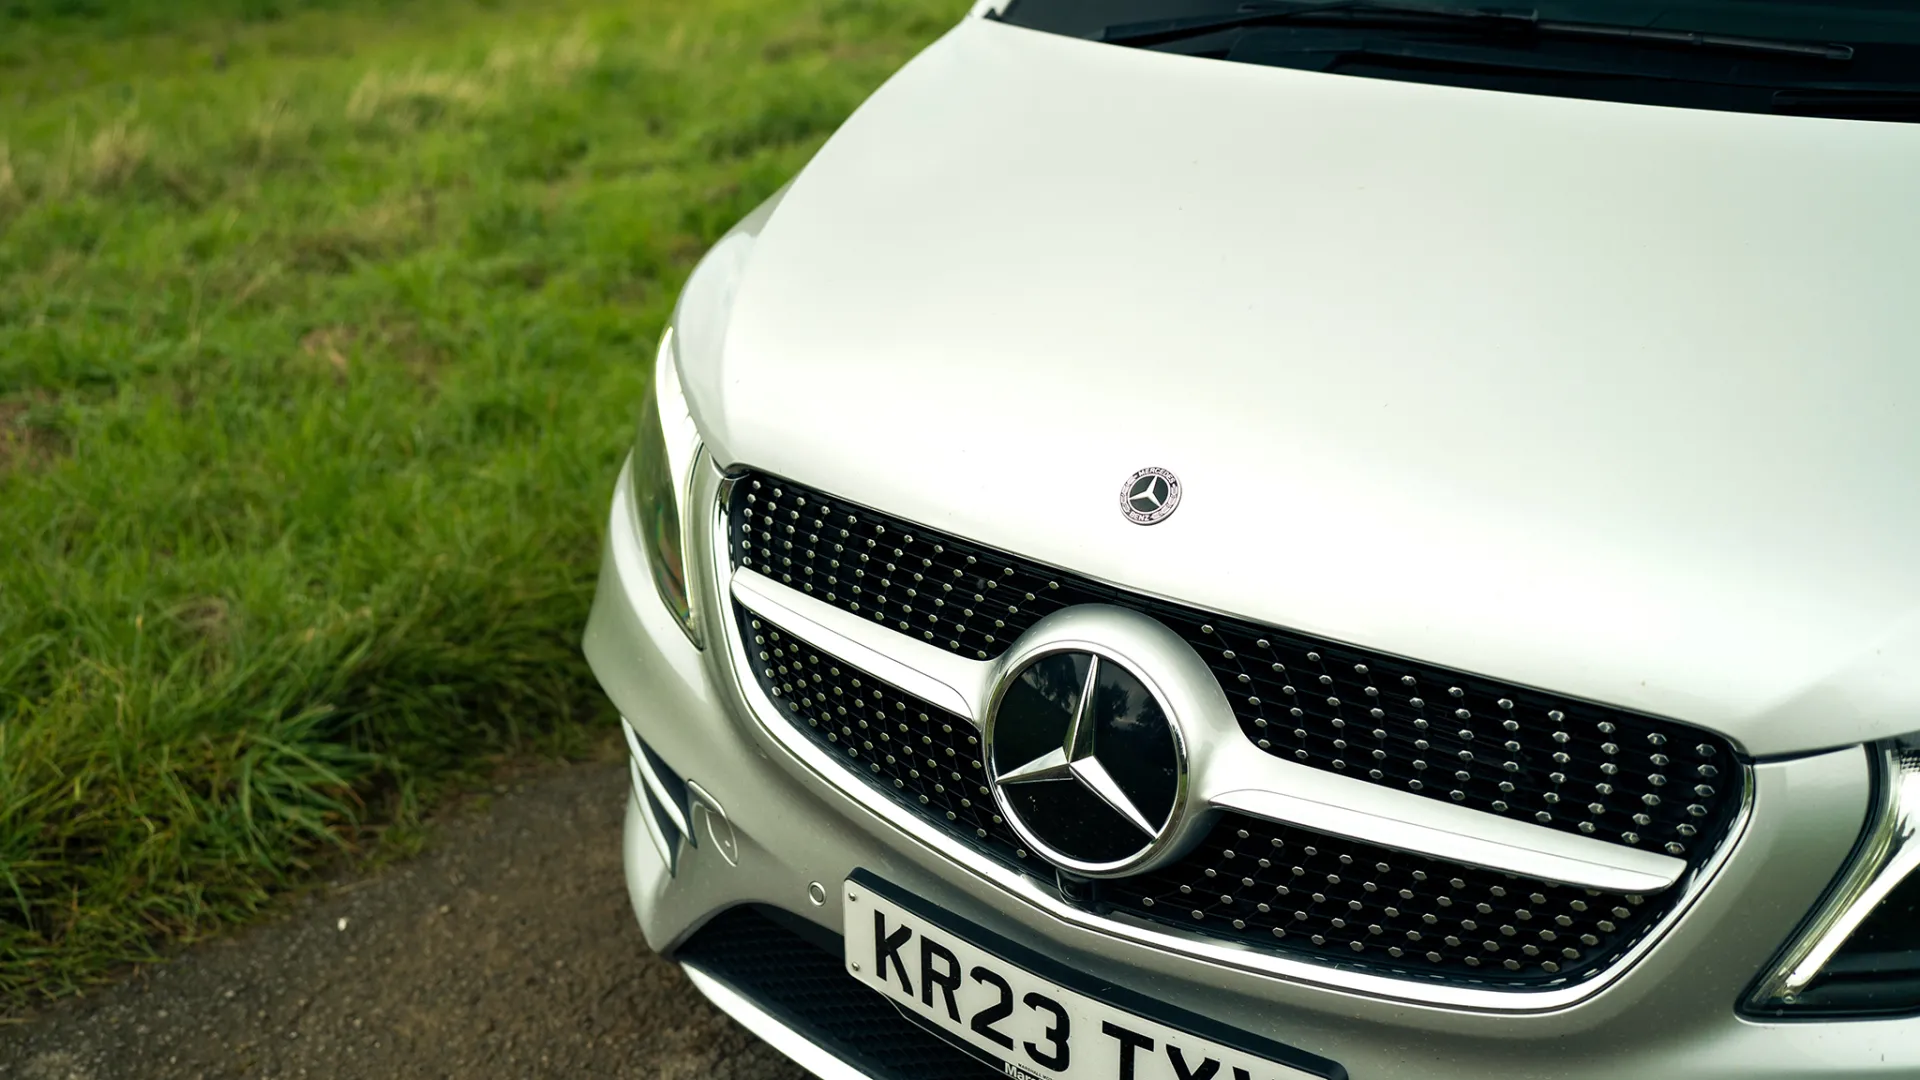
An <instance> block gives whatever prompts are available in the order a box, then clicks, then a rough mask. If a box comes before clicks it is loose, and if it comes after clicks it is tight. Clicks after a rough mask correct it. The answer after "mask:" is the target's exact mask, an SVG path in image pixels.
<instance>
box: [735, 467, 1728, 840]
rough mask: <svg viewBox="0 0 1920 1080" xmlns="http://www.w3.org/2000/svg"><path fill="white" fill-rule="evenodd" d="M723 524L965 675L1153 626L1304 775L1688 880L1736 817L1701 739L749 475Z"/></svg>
mask: <svg viewBox="0 0 1920 1080" xmlns="http://www.w3.org/2000/svg"><path fill="white" fill-rule="evenodd" d="M728 516H729V528H728V543H729V551H730V553H731V556H732V559H733V561H734V564H735V565H738V566H747V567H751V568H753V569H755V570H758V571H760V572H761V573H764V574H766V575H768V576H769V577H772V578H774V579H775V580H777V581H780V582H782V583H783V584H786V585H790V586H792V587H793V588H796V589H800V590H801V591H803V592H805V593H807V594H809V595H811V596H814V597H816V598H817V599H820V600H824V601H826V602H827V603H830V604H833V605H835V606H836V607H839V608H842V609H844V610H847V611H851V612H854V613H856V614H859V615H863V616H867V617H870V618H872V619H874V620H875V621H876V622H879V623H881V624H883V625H886V626H888V627H890V628H892V629H895V630H898V631H900V632H902V633H906V634H910V635H912V636H914V637H917V638H919V639H921V640H923V641H928V642H932V643H933V644H936V645H938V646H940V647H942V648H945V649H948V650H950V651H952V652H955V653H958V654H960V655H962V656H967V657H971V658H974V659H981V660H984V659H990V658H992V657H995V656H998V655H999V654H1000V653H1001V652H1002V651H1004V650H1005V649H1006V648H1007V646H1008V645H1010V644H1011V643H1012V642H1013V640H1014V639H1015V638H1017V637H1019V635H1020V634H1021V633H1023V632H1024V631H1026V629H1027V628H1028V627H1030V626H1032V625H1033V624H1034V622H1036V621H1038V620H1039V619H1040V618H1041V617H1042V616H1045V615H1047V614H1049V613H1051V612H1053V611H1057V610H1059V609H1060V608H1063V607H1068V606H1071V605H1074V604H1083V603H1107V604H1117V605H1120V606H1123V607H1130V608H1133V609H1135V610H1138V611H1142V612H1145V613H1147V614H1150V615H1152V616H1154V617H1155V618H1158V619H1159V620H1161V621H1162V622H1164V623H1166V624H1167V625H1168V626H1169V627H1171V628H1172V629H1174V630H1175V631H1176V632H1178V633H1179V634H1180V635H1181V636H1183V637H1184V638H1186V640H1187V641H1188V642H1189V643H1190V644H1191V645H1192V646H1193V647H1194V648H1195V649H1196V650H1197V651H1198V652H1199V653H1200V655H1201V656H1202V657H1203V658H1205V660H1206V661H1207V663H1208V664H1209V665H1210V666H1211V667H1212V669H1213V671H1214V673H1215V675H1216V676H1217V677H1218V678H1219V679H1220V683H1221V686H1222V687H1223V688H1224V689H1225V690H1226V692H1227V697H1228V699H1229V700H1231V701H1232V703H1233V707H1234V710H1235V712H1236V714H1237V715H1238V716H1239V719H1240V724H1241V726H1242V728H1243V729H1244V730H1245V731H1246V733H1247V735H1248V737H1249V738H1250V739H1252V740H1253V741H1254V743H1255V744H1256V745H1258V746H1259V747H1260V748H1261V749H1263V750H1265V751H1266V752H1268V753H1270V754H1274V755H1276V756H1279V757H1285V758H1288V759H1290V760H1294V761H1298V762H1301V763H1302V764H1306V765H1310V766H1313V767H1316V768H1322V769H1328V770H1332V771H1338V772H1342V773H1345V774H1347V775H1349V776H1353V777H1356V778H1358V779H1362V780H1367V781H1370V782H1373V783H1377V784H1382V785H1386V786H1391V787H1397V788H1401V789H1403V790H1408V791H1414V792H1417V793H1419V794H1421V795H1424V796H1427V797H1429V798H1436V799H1446V800H1451V801H1453V802H1458V803H1461V804H1463V805H1466V806H1470V807H1473V808H1474V809H1476V810H1483V811H1486V812H1489V813H1495V814H1501V815H1505V816H1508V817H1514V818H1519V819H1521V820H1525V821H1531V822H1535V823H1537V824H1540V825H1544V826H1546V827H1548V828H1553V829H1559V830H1562V831H1566V832H1575V833H1581V834H1583V835H1590V836H1594V837H1596V838H1598V839H1602V840H1607V841H1610V842H1613V843H1618V844H1625V845H1630V846H1633V847H1639V848H1646V849H1650V850H1655V851H1662V852H1666V853H1669V854H1674V855H1679V856H1682V857H1685V858H1687V859H1688V861H1689V862H1691V863H1693V864H1695V865H1697V864H1698V863H1700V862H1702V861H1704V859H1705V858H1706V856H1708V855H1709V854H1711V853H1712V852H1713V850H1714V849H1715V848H1716V847H1717V846H1718V844H1719V842H1720V841H1721V840H1722V839H1723V838H1724V837H1725V836H1726V833H1727V829H1728V828H1729V827H1730V826H1731V824H1732V822H1733V818H1734V816H1735V814H1736V813H1737V811H1738V809H1739V802H1740V799H1739V783H1738V771H1739V768H1740V766H1739V762H1738V760H1737V759H1736V757H1735V755H1734V752H1733V748H1732V747H1731V746H1730V745H1729V744H1728V743H1727V742H1726V741H1725V740H1723V739H1721V738H1720V737H1718V736H1716V735H1712V734H1709V733H1707V732H1704V731H1701V730H1699V729H1697V728H1693V727H1689V726H1686V725H1682V724H1677V723H1674V722H1672V721H1669V720H1660V719H1657V718H1654V717H1648V716H1641V715H1637V714H1633V713H1627V712H1623V711H1621V710H1618V709H1612V708H1607V707H1604V706H1598V705H1591V704H1587V703H1585V702H1579V701H1571V700H1566V699H1562V698H1557V697H1554V696H1552V695H1548V694H1543V693H1539V692H1536V691H1533V690H1528V689H1525V688H1522V687H1517V686H1508V685H1504V684H1501V683H1497V682H1493V681H1490V680H1487V679H1482V678H1478V677H1476V676H1471V675H1465V674H1462V673H1460V672H1455V671H1449V670H1446V669H1443V668H1437V667H1432V666H1429V665H1425V664H1418V663H1413V662H1410V661H1406V660H1402V659H1399V658H1396V657H1392V656H1385V655H1380V654H1377V653H1370V652H1367V651H1365V650H1362V649H1356V648H1351V647H1348V646H1344V645H1340V644H1337V643H1333V642H1323V641H1314V640H1310V639H1307V638H1303V637H1300V636H1298V635H1295V634H1291V633H1288V632H1286V631H1283V630H1279V629H1275V628H1271V627H1263V626H1258V625H1255V624H1253V623H1249V622H1243V621H1240V620H1236V619H1230V618H1225V617H1222V616H1217V615H1211V614H1208V613H1206V612H1201V611H1196V610H1194V609H1191V608H1187V607H1183V606H1180V605H1176V604H1169V603H1164V602H1161V601H1157V600H1153V599H1149V598H1146V597H1142V596H1137V595H1134V594H1131V593H1127V592H1124V591H1122V590H1118V589H1114V588H1110V587H1108V586H1104V585H1100V584H1098V583H1096V582H1092V581H1089V580H1087V579H1085V578H1081V577H1078V576H1075V575H1073V574H1069V573H1064V572H1060V571H1056V570H1053V569H1051V568H1048V567H1045V566H1041V565H1039V564H1037V563H1033V562H1029V561H1027V560H1023V559H1020V558H1018V557H1016V556H1012V555H1008V554H1005V553H1003V552H998V551H994V550H991V549H989V548H985V547H981V546H979V545H977V544H971V543H968V542H967V541H964V540H960V539H957V538H954V537H951V536H948V535H946V534H944V533H940V532H936V531H934V530H931V529H925V528H921V527H919V526H916V525H913V524H910V523H907V522H903V521H900V520H898V519H896V518H892V517H889V516H887V515H884V514H880V513H877V512H875V511H872V510H868V509H866V508H864V507H860V506H856V505H854V504H852V503H848V502H844V501H842V500H839V499H835V498H831V497H829V496H826V495H823V494H822V493H820V492H818V491H814V490H812V489H810V488H806V487H802V486H800V485H797V484H793V483H790V482H788V481H784V480H779V479H776V478H772V477H768V476H764V475H760V474H748V475H746V476H744V477H742V478H741V479H740V482H739V483H737V484H736V485H735V487H734V489H733V498H732V501H731V505H730V507H729V515H728Z"/></svg>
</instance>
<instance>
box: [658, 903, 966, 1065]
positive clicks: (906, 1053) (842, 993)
mask: <svg viewBox="0 0 1920 1080" xmlns="http://www.w3.org/2000/svg"><path fill="white" fill-rule="evenodd" d="M790 919H791V916H785V915H783V914H781V913H778V912H771V913H769V912H763V911H761V910H759V909H756V908H751V907H738V908H730V909H728V910H727V911H724V912H722V913H720V914H719V915H717V916H715V917H714V919H713V920H712V921H711V922H709V923H707V925H706V926H704V927H702V928H701V929H700V930H699V931H698V932H696V933H695V934H694V935H693V937H692V938H690V939H688V941H687V943H686V944H684V945H682V946H681V947H680V949H679V951H678V952H677V953H676V954H675V959H677V960H681V961H683V962H686V963H690V964H692V965H694V966H695V967H698V968H699V969H700V970H701V971H702V972H704V973H706V974H707V975H710V976H712V977H713V978H715V979H717V980H719V981H720V982H723V983H725V984H726V985H727V986H728V987H729V988H730V989H732V990H734V991H735V992H736V993H738V994H740V995H741V996H743V997H745V998H747V999H748V1000H750V1001H752V1002H753V1003H754V1004H756V1005H758V1006H760V1007H761V1008H762V1009H765V1010H766V1011H767V1012H769V1013H771V1014H772V1015H773V1016H775V1017H776V1018H778V1019H779V1020H780V1021H781V1022H782V1023H784V1024H786V1025H787V1026H788V1027H791V1028H793V1029H794V1030H796V1031H798V1032H800V1033H801V1034H803V1035H805V1036H806V1037H807V1038H808V1039H809V1040H811V1041H812V1042H814V1043H815V1044H817V1045H819V1046H821V1047H824V1048H825V1049H826V1050H827V1051H828V1052H830V1053H832V1054H833V1055H834V1056H836V1057H838V1058H840V1059H841V1060H842V1061H845V1062H847V1063H848V1064H850V1065H853V1066H854V1067H856V1068H858V1069H860V1070H861V1071H862V1072H865V1073H866V1074H867V1075H869V1076H878V1077H900V1078H901V1080H986V1078H988V1077H1001V1080H1004V1074H1002V1073H1001V1072H1000V1071H999V1070H996V1069H994V1068H992V1067H990V1066H988V1065H987V1064H985V1063H984V1062H982V1061H980V1060H979V1059H977V1058H975V1057H973V1056H972V1055H970V1054H968V1053H967V1052H966V1051H964V1050H962V1049H960V1048H959V1047H957V1046H954V1045H953V1044H952V1043H949V1042H947V1041H946V1040H945V1039H942V1038H940V1037H939V1036H938V1035H935V1034H933V1033H932V1032H930V1031H928V1030H926V1029H925V1028H923V1027H921V1026H920V1025H918V1024H916V1023H914V1022H913V1021H911V1020H909V1019H907V1018H906V1017H905V1016H902V1015H901V1014H900V1012H899V1010H897V1009H895V1008H894V1007H893V1005H892V1004H890V1003H889V1002H888V1001H887V1000H886V999H885V998H883V997H881V996H880V995H879V994H877V993H875V992H873V991H872V990H869V989H867V988H866V987H864V986H862V985H860V984H859V983H857V982H855V981H854V980H853V979H852V978H851V977H850V976H848V975H847V973H846V972H845V971H843V970H841V967H840V952H839V951H838V949H837V948H835V947H833V946H832V945H831V944H830V940H831V939H832V934H831V933H830V932H828V931H824V930H818V929H816V928H812V927H809V928H807V929H808V930H811V931H812V933H808V932H805V931H803V930H801V929H798V928H796V927H794V926H793V925H792V924H791V922H790V921H789V920H790ZM815 937H819V938H820V940H814V938H815Z"/></svg>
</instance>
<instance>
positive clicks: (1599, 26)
mask: <svg viewBox="0 0 1920 1080" xmlns="http://www.w3.org/2000/svg"><path fill="white" fill-rule="evenodd" d="M1318 19H1331V20H1337V21H1339V22H1343V23H1346V22H1350V23H1364V24H1366V25H1367V26H1371V27H1379V28H1383V29H1392V28H1404V29H1413V30H1425V29H1445V30H1449V31H1454V32H1458V31H1461V30H1468V31H1473V32H1484V33H1487V34H1502V33H1507V34H1516V35H1520V34H1530V35H1537V36H1550V37H1578V38H1594V39H1602V40H1608V41H1618V42H1623V43H1631V44H1642V45H1651V46H1658V47H1675V46H1678V47H1690V48H1698V49H1721V50H1730V51H1734V52H1747V53H1764V54H1768V55H1774V56H1797V57H1806V58H1809V59H1816V60H1832V61H1847V60H1851V59H1853V46H1851V45H1840V44H1832V43H1827V44H1821V43H1817V42H1806V41H1791V40H1786V39H1776V38H1756V37H1742V36H1739V35H1736V34H1707V33H1700V32H1696V31H1692V30H1659V29H1654V28H1652V27H1645V26H1624V25H1615V24H1611V23H1591V22H1564V21H1559V20H1554V19H1542V18H1541V17H1540V13H1539V12H1537V11H1534V10H1532V9H1507V8H1445V7H1427V6H1422V5H1418V4H1399V3H1390V2H1383V0H1325V2H1310V0H1247V2H1246V3H1243V4H1241V5H1240V6H1239V7H1237V8H1234V9H1233V10H1231V11H1221V12H1216V13H1214V14H1211V15H1189V16H1185V17H1183V18H1178V19H1155V20H1152V21H1150V22H1134V23H1118V24H1115V25H1113V26H1109V27H1107V28H1106V29H1105V30H1102V31H1101V32H1100V40H1101V41H1105V42H1107V43H1109V44H1113V45H1131V46H1135V47H1138V48H1151V47H1153V46H1155V45H1166V44H1170V43H1172V42H1176V41H1181V40H1185V39H1188V38H1194V37H1201V36H1203V35H1206V34H1212V33H1217V32H1220V31H1223V30H1235V29H1241V28H1247V27H1258V26H1269V25H1275V24H1278V23H1284V22H1289V21H1303V20H1318Z"/></svg>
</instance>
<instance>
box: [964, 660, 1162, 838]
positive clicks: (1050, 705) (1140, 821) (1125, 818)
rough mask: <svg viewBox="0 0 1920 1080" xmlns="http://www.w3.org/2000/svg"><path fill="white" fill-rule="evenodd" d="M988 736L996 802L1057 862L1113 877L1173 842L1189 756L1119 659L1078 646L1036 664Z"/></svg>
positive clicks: (1013, 678)
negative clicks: (1168, 838) (1166, 842)
mask: <svg viewBox="0 0 1920 1080" xmlns="http://www.w3.org/2000/svg"><path fill="white" fill-rule="evenodd" d="M987 734H988V738H987V742H988V756H989V760H990V763H989V766H988V772H989V775H991V776H992V778H993V781H992V782H993V795H994V799H995V801H996V802H997V803H998V804H999V806H1000V809H1001V812H1002V813H1003V814H1005V815H1006V817H1007V819H1008V821H1009V822H1010V823H1011V824H1012V825H1013V827H1014V831H1015V832H1017V833H1019V834H1020V836H1021V838H1022V839H1024V840H1026V841H1027V842H1028V843H1029V844H1030V845H1032V846H1033V848H1034V849H1035V851H1037V852H1038V853H1039V854H1040V855H1041V856H1042V857H1044V858H1046V859H1047V860H1048V861H1049V862H1052V863H1054V864H1055V865H1057V866H1062V867H1065V868H1067V869H1069V870H1074V871H1078V872H1080V873H1085V874H1094V875H1101V874H1112V873H1119V872H1122V871H1124V870H1127V869H1130V868H1132V867H1134V866H1137V865H1139V864H1140V863H1141V862H1142V861H1143V860H1145V859H1146V858H1147V857H1148V856H1149V855H1151V854H1152V853H1154V851H1155V850H1156V849H1157V848H1158V847H1160V846H1161V841H1162V839H1163V837H1164V835H1165V834H1166V832H1167V830H1168V829H1169V827H1171V826H1172V824H1173V821H1174V816H1175V814H1174V811H1175V808H1176V803H1177V802H1178V801H1179V798H1180V792H1181V781H1182V778H1183V774H1184V772H1185V761H1184V755H1183V753H1182V748H1181V744H1180V741H1179V739H1178V737H1177V736H1176V734H1175V732H1174V728H1173V723H1172V721H1171V720H1170V719H1169V717H1168V715H1167V710H1166V708H1165V707H1164V706H1163V705H1162V704H1161V703H1160V701H1159V700H1158V698H1156V697H1155V696H1154V694H1153V693H1152V691H1150V690H1149V689H1148V688H1147V686H1146V685H1145V684H1144V683H1143V682H1142V681H1141V679H1140V678H1139V677H1138V676H1137V675H1135V674H1134V673H1133V672H1132V671H1130V670H1128V669H1127V667H1126V666H1125V665H1123V664H1121V663H1120V662H1119V661H1117V660H1113V659H1109V658H1107V657H1103V656H1100V655H1097V654H1095V653H1092V652H1086V651H1081V650H1078V649H1064V650H1061V651H1057V652H1047V653H1043V654H1041V655H1038V656H1035V657H1033V658H1031V659H1029V660H1028V661H1026V663H1025V665H1024V666H1022V667H1021V668H1020V669H1019V670H1017V671H1015V672H1013V673H1012V674H1011V675H1010V676H1009V678H1008V681H1007V683H1006V684H1005V689H1004V692H1003V693H1002V695H1001V697H1000V700H999V703H998V707H997V708H996V709H995V710H994V713H993V718H992V722H991V725H990V727H989V730H988V733H987Z"/></svg>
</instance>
